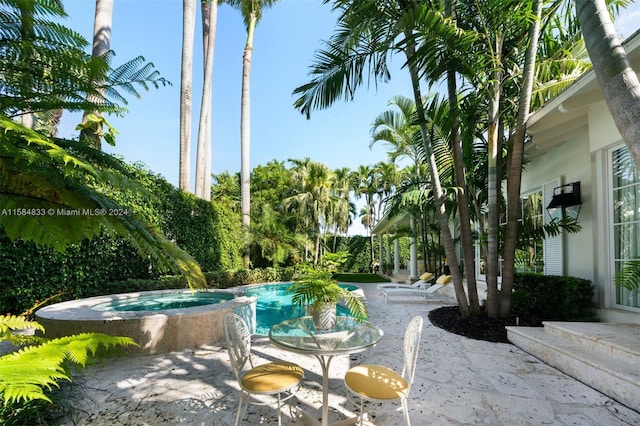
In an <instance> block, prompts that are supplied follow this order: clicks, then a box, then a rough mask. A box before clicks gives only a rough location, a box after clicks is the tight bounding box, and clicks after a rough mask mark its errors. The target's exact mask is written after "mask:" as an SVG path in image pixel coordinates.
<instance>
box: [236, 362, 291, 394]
mask: <svg viewBox="0 0 640 426" xmlns="http://www.w3.org/2000/svg"><path fill="white" fill-rule="evenodd" d="M303 377H304V372H303V371H302V368H301V367H300V366H299V365H298V364H294V363H291V362H285V361H282V362H271V363H268V364H263V365H260V366H258V367H255V368H252V369H251V370H249V371H247V373H246V374H245V375H244V376H243V377H242V387H243V388H245V389H246V390H248V391H249V392H254V393H258V392H264V393H269V392H272V393H276V392H282V391H284V390H287V389H289V388H290V387H292V386H295V385H296V384H297V383H299V382H300V381H301V380H302V378H303Z"/></svg>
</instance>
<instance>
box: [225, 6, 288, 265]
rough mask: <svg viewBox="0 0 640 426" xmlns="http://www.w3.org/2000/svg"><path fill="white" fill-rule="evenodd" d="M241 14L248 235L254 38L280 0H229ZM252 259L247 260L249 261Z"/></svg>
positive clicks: (243, 186)
mask: <svg viewBox="0 0 640 426" xmlns="http://www.w3.org/2000/svg"><path fill="white" fill-rule="evenodd" d="M227 2H228V3H229V4H230V5H231V6H232V7H235V8H236V9H238V10H240V13H242V18H243V20H244V24H245V26H246V29H247V41H246V43H245V46H244V53H243V55H242V99H241V106H240V108H241V112H240V157H241V159H240V194H241V203H242V225H243V227H244V229H245V232H246V234H247V235H248V234H249V229H250V227H251V191H250V187H251V182H250V178H251V164H250V152H251V148H250V147H251V92H250V81H251V61H252V58H253V38H254V34H255V29H256V25H258V22H260V19H261V18H262V14H263V12H264V11H265V10H266V9H268V8H270V7H271V6H273V5H274V4H275V3H276V2H277V0H227ZM248 261H249V259H248V258H247V259H246V263H248Z"/></svg>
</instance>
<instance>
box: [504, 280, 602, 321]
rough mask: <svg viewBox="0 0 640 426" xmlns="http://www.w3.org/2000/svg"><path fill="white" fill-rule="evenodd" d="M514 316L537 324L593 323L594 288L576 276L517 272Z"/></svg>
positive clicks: (594, 313) (594, 318)
mask: <svg viewBox="0 0 640 426" xmlns="http://www.w3.org/2000/svg"><path fill="white" fill-rule="evenodd" d="M513 287H514V289H513V296H512V302H513V311H512V312H513V314H514V315H516V316H519V317H521V318H526V319H527V320H529V321H532V322H534V323H541V322H542V321H550V320H551V321H594V320H596V307H597V305H596V303H595V302H594V300H593V297H594V286H593V284H592V283H591V281H589V280H585V279H583V278H576V277H562V276H556V275H540V274H533V273H516V274H515V277H514V280H513Z"/></svg>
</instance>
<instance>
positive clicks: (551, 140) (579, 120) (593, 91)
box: [527, 31, 640, 155]
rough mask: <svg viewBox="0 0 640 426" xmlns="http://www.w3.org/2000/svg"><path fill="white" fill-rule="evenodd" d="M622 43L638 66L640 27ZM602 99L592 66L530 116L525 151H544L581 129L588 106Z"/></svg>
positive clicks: (633, 64)
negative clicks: (529, 140) (529, 142)
mask: <svg viewBox="0 0 640 426" xmlns="http://www.w3.org/2000/svg"><path fill="white" fill-rule="evenodd" d="M623 46H624V49H625V51H626V53H627V57H628V59H629V61H630V62H631V65H632V66H633V67H634V69H638V65H640V31H637V32H635V33H634V34H633V35H632V36H631V37H629V38H628V39H626V40H625V41H624V42H623ZM602 100H603V95H602V89H601V88H600V85H599V83H598V80H597V78H596V74H595V72H594V71H593V68H592V69H590V70H589V71H587V72H585V73H584V74H582V76H580V77H579V78H578V79H577V80H576V81H575V82H574V83H573V84H571V85H570V86H569V87H567V88H566V89H565V90H564V91H562V92H561V93H560V94H559V95H558V96H556V97H555V98H553V99H551V100H549V101H548V102H546V103H545V104H544V106H543V107H542V108H540V109H538V110H537V111H535V112H533V113H532V114H531V115H530V116H529V119H528V120H527V133H528V134H529V135H530V136H531V138H532V142H533V143H532V144H528V146H527V149H528V153H529V154H530V155H535V152H536V151H541V152H544V151H546V150H548V149H549V148H552V147H554V146H556V145H558V144H561V143H563V142H565V141H567V140H569V139H570V138H572V137H573V136H575V135H577V134H579V133H580V132H584V129H585V128H586V127H587V126H588V119H589V116H588V113H589V106H590V105H591V104H593V103H595V102H601V101H602Z"/></svg>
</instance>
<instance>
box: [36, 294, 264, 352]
mask: <svg viewBox="0 0 640 426" xmlns="http://www.w3.org/2000/svg"><path fill="white" fill-rule="evenodd" d="M238 290H240V288H238V287H235V288H233V289H210V290H208V292H216V293H217V292H220V293H232V294H237V295H238V296H237V297H235V298H233V299H231V300H228V301H225V302H222V303H216V304H209V305H202V306H194V307H189V308H177V309H167V310H158V311H98V310H95V309H91V307H92V306H95V305H98V304H101V303H108V302H113V301H118V300H123V299H126V298H132V297H136V296H146V295H153V294H167V293H185V292H190V290H188V289H186V290H185V289H174V290H154V291H141V292H134V293H121V294H114V295H106V296H95V297H90V298H86V299H79V300H70V301H66V302H61V303H56V304H53V305H49V306H46V307H44V308H41V309H39V310H38V311H36V314H35V316H36V320H37V321H38V322H39V323H40V324H42V325H43V326H44V327H45V336H46V337H48V338H57V337H62V336H68V335H72V334H79V333H90V332H95V333H105V334H109V335H112V336H127V337H131V338H132V339H133V340H135V341H136V342H137V343H138V344H139V345H140V346H139V347H134V348H130V349H128V352H129V353H130V354H132V355H135V354H154V353H166V352H172V351H176V350H182V349H186V348H196V347H199V346H202V345H208V344H212V343H214V342H218V341H220V340H222V339H223V338H224V331H223V328H222V319H223V317H224V315H225V314H227V313H228V312H231V311H233V310H237V309H243V308H246V309H248V310H249V312H251V305H252V304H253V305H254V306H255V301H256V298H255V297H247V296H245V295H243V292H242V291H238Z"/></svg>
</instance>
